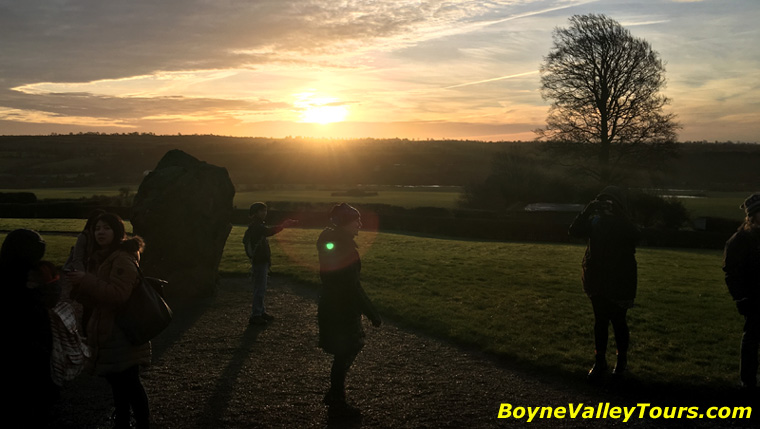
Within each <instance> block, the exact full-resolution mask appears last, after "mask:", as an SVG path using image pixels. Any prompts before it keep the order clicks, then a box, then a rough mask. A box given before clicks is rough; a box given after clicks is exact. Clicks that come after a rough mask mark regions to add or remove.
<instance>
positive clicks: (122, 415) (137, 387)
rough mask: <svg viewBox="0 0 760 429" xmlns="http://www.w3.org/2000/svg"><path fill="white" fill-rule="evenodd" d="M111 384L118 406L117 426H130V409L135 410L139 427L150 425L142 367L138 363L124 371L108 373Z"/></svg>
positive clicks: (114, 399)
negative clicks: (141, 375)
mask: <svg viewBox="0 0 760 429" xmlns="http://www.w3.org/2000/svg"><path fill="white" fill-rule="evenodd" d="M106 380H108V383H110V384H111V390H112V391H113V402H114V407H115V408H116V422H115V423H116V428H128V427H129V421H130V409H131V410H132V411H134V414H135V421H136V423H137V427H138V428H147V427H149V426H150V423H149V416H150V410H149V408H148V395H147V394H146V393H145V388H144V387H143V385H142V382H140V369H139V367H138V366H137V365H135V366H133V367H131V368H129V369H126V370H124V371H122V372H117V373H114V374H108V375H106Z"/></svg>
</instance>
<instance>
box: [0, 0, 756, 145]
mask: <svg viewBox="0 0 760 429" xmlns="http://www.w3.org/2000/svg"><path fill="white" fill-rule="evenodd" d="M586 13H602V14H605V15H607V16H609V17H611V18H613V19H615V20H617V21H618V22H620V23H621V24H623V25H624V26H625V27H626V28H628V29H629V30H630V31H631V32H632V33H633V35H634V36H636V37H640V38H643V39H645V40H647V41H648V42H650V43H651V45H652V47H653V48H654V49H655V50H656V51H657V52H659V53H660V55H661V57H662V59H663V60H664V61H665V62H666V70H667V74H666V76H667V79H668V86H667V87H666V88H665V95H667V96H668V97H670V98H671V99H672V103H671V105H670V106H668V108H667V111H669V112H673V113H675V114H676V115H677V116H678V121H679V122H680V123H681V124H682V125H683V129H682V130H681V132H680V134H679V140H682V141H686V140H708V141H713V140H720V141H727V140H731V141H745V142H760V47H759V46H760V44H759V42H760V24H758V22H760V1H758V0H640V1H611V0H610V1H607V0H600V1H593V0H506V1H488V0H480V1H411V0H349V1H338V0H161V1H156V0H130V1H125V0H119V1H111V0H80V1H77V0H23V1H19V0H0V134H4V135H8V134H49V133H53V132H55V133H69V132H75V133H76V132H86V131H100V132H107V133H114V132H117V133H122V132H134V131H137V132H153V133H156V134H177V133H182V134H196V133H197V134H218V135H232V136H260V137H284V136H288V135H291V136H309V137H335V138H354V137H377V138H385V137H400V138H412V139H425V138H434V139H438V138H452V139H465V138H470V139H477V140H531V139H533V138H534V137H535V134H534V133H533V132H532V130H534V129H536V128H539V127H541V126H543V125H544V121H545V119H546V114H547V110H548V106H549V102H548V101H545V100H543V99H542V98H541V95H540V91H539V87H540V79H539V78H540V75H539V72H538V69H539V66H540V64H541V62H542V61H543V57H544V56H545V55H546V54H547V53H548V52H549V49H550V47H551V43H552V37H551V36H552V30H553V29H554V28H555V27H558V26H560V27H566V26H567V25H568V18H569V17H570V16H572V15H575V14H586Z"/></svg>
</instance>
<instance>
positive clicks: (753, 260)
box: [723, 193, 760, 390]
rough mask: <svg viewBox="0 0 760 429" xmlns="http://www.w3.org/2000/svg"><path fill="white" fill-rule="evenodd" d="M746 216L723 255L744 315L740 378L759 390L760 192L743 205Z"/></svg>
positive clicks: (728, 281)
mask: <svg viewBox="0 0 760 429" xmlns="http://www.w3.org/2000/svg"><path fill="white" fill-rule="evenodd" d="M740 208H742V209H744V213H745V215H746V217H745V219H744V222H743V223H742V224H741V226H740V227H739V229H738V230H737V231H736V232H735V233H734V235H732V236H731V238H729V239H728V241H727V242H726V247H725V249H724V253H723V271H724V272H725V279H726V286H728V291H729V293H730V294H731V297H733V299H734V301H735V302H736V308H737V310H739V314H741V315H742V316H744V333H743V334H742V340H741V351H740V367H739V376H740V378H741V384H742V387H744V388H746V389H749V390H754V389H755V388H756V387H757V368H758V357H757V354H758V346H760V193H755V194H752V195H750V196H749V197H748V198H747V199H746V200H745V201H744V204H742V205H741V206H740Z"/></svg>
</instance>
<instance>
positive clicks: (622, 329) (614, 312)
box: [591, 297, 630, 356]
mask: <svg viewBox="0 0 760 429" xmlns="http://www.w3.org/2000/svg"><path fill="white" fill-rule="evenodd" d="M591 305H592V307H593V308H594V346H595V347H596V354H597V355H599V356H604V354H605V353H606V352H607V341H608V338H607V337H608V335H609V334H608V332H609V326H610V323H612V330H613V331H614V332H615V345H616V346H617V351H618V353H620V354H626V353H627V352H628V343H629V341H630V331H629V330H628V322H627V321H626V313H627V312H628V309H626V308H622V307H620V306H619V305H617V304H615V303H613V302H612V301H610V300H609V299H607V298H602V297H594V298H591Z"/></svg>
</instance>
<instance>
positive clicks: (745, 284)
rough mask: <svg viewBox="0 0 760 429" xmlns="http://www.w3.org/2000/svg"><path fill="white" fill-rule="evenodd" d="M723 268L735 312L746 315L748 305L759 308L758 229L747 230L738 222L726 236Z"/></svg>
mask: <svg viewBox="0 0 760 429" xmlns="http://www.w3.org/2000/svg"><path fill="white" fill-rule="evenodd" d="M723 271H724V272H725V273H726V276H725V279H726V286H728V291H729V293H731V296H732V297H733V298H734V300H735V301H737V307H739V312H740V313H741V314H746V313H747V311H749V309H750V308H752V309H754V311H760V228H758V227H755V228H751V229H748V228H746V227H745V226H744V225H742V227H741V228H739V230H738V231H736V233H734V235H732V236H731V238H729V239H728V241H727V242H726V247H725V250H724V253H723ZM740 302H741V303H740Z"/></svg>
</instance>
